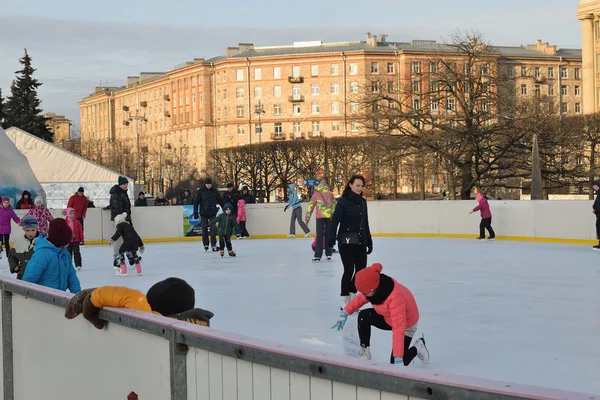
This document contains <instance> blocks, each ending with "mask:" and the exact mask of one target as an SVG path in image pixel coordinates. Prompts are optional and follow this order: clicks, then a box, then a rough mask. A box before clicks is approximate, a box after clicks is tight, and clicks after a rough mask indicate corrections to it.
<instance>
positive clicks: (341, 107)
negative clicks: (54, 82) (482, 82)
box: [79, 33, 584, 171]
mask: <svg viewBox="0 0 600 400" xmlns="http://www.w3.org/2000/svg"><path fill="white" fill-rule="evenodd" d="M493 52H494V60H495V61H494V62H495V63H497V68H498V69H500V70H502V71H504V72H505V73H506V74H508V76H510V77H514V81H515V85H516V87H515V92H516V93H517V95H519V96H537V97H541V96H544V98H546V99H547V100H549V102H550V103H551V104H555V111H556V112H557V113H558V112H561V113H563V114H576V113H581V112H583V104H582V100H581V99H582V96H583V93H584V90H583V86H582V84H581V78H582V66H581V51H580V50H572V49H560V48H558V47H557V46H551V45H550V44H548V43H543V42H542V41H537V42H536V43H535V44H532V45H526V46H520V47H516V46H515V47H504V46H495V47H494V48H493ZM445 54H449V49H448V48H447V47H445V46H443V45H440V44H438V43H436V42H435V41H412V42H391V41H388V40H387V37H386V36H385V35H380V36H375V35H371V34H370V33H369V34H367V37H366V40H365V41H353V42H339V43H323V42H320V41H312V42H296V43H294V44H292V45H289V46H273V47H255V46H254V45H253V44H249V43H247V44H244V43H241V44H239V45H238V46H236V47H230V48H228V49H226V52H225V54H224V55H222V56H218V57H215V58H212V59H207V60H205V59H194V60H193V61H190V62H187V63H185V64H183V65H181V66H179V67H177V68H175V69H173V70H172V71H168V72H164V73H142V74H140V75H139V76H135V77H129V78H127V84H126V85H125V86H124V87H120V88H96V91H95V92H94V93H93V94H92V95H90V96H88V97H86V98H85V99H83V100H82V101H81V102H80V103H79V105H80V110H81V140H82V143H83V142H85V141H89V140H98V139H102V140H106V141H107V142H115V141H123V140H125V141H130V142H131V143H133V144H135V148H136V151H137V147H138V146H137V140H138V138H139V142H140V145H139V147H140V148H141V153H143V154H144V156H143V159H144V166H143V169H148V168H152V167H156V168H159V169H161V170H162V168H163V167H164V162H163V161H164V159H168V160H170V161H169V162H170V163H173V160H175V161H177V160H179V161H181V159H182V158H186V159H188V160H189V161H190V162H191V163H192V166H193V167H195V168H197V169H198V170H199V171H202V170H204V169H205V168H206V165H207V156H208V155H209V152H210V151H211V150H212V149H215V148H224V147H231V146H238V145H245V144H252V143H261V142H266V141H272V140H294V139H308V140H309V139H311V138H322V137H345V136H352V135H358V134H360V133H361V124H360V123H359V121H358V120H357V117H358V115H359V103H360V100H361V98H362V96H363V95H364V93H365V92H364V91H365V90H373V91H374V90H378V85H380V84H386V85H389V86H390V87H391V88H392V87H396V88H399V87H401V86H402V85H403V84H404V83H405V82H406V81H410V79H411V76H412V75H414V73H415V71H422V70H423V71H424V70H425V69H426V68H429V64H430V62H431V60H432V59H433V58H436V57H437V58H440V57H443V56H445ZM452 57H453V55H452ZM458 61H459V62H460V60H458ZM374 81H378V83H376V84H375V83H374Z"/></svg>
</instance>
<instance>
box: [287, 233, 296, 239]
mask: <svg viewBox="0 0 600 400" xmlns="http://www.w3.org/2000/svg"><path fill="white" fill-rule="evenodd" d="M287 237H289V238H295V237H296V235H292V234H291V233H290V234H289V235H288V236H287Z"/></svg>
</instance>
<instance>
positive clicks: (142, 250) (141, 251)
mask: <svg viewBox="0 0 600 400" xmlns="http://www.w3.org/2000/svg"><path fill="white" fill-rule="evenodd" d="M145 250H146V249H145V248H144V246H142V247H140V254H144V251H145Z"/></svg>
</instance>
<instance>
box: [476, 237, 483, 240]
mask: <svg viewBox="0 0 600 400" xmlns="http://www.w3.org/2000/svg"><path fill="white" fill-rule="evenodd" d="M477 240H485V238H484V237H478V238H477Z"/></svg>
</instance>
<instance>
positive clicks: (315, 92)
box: [310, 83, 319, 96]
mask: <svg viewBox="0 0 600 400" xmlns="http://www.w3.org/2000/svg"><path fill="white" fill-rule="evenodd" d="M310 94H311V95H312V96H318V95H319V85H317V84H316V83H313V84H312V85H310Z"/></svg>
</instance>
